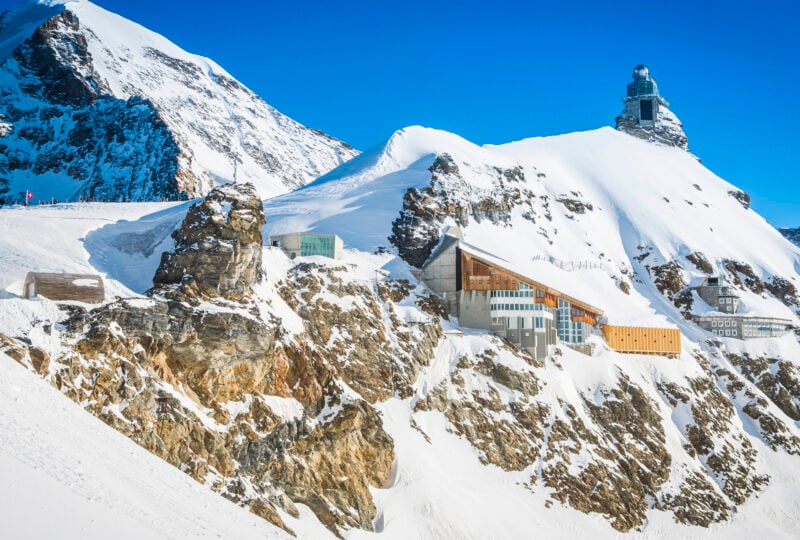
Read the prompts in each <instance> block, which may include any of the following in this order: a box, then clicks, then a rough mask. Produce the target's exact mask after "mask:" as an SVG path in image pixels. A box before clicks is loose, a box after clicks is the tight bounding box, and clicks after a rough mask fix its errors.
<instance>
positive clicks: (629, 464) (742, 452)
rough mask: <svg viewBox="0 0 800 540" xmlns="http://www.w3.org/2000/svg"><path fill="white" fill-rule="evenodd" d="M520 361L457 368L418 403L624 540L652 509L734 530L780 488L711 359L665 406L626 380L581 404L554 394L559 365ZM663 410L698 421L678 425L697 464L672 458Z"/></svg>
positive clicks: (486, 357) (467, 358) (662, 392)
mask: <svg viewBox="0 0 800 540" xmlns="http://www.w3.org/2000/svg"><path fill="white" fill-rule="evenodd" d="M509 352H511V351H510V350H505V349H504V348H500V349H498V352H493V351H492V350H491V349H486V350H484V351H483V352H480V353H478V354H474V353H472V354H470V353H466V354H464V355H463V356H461V357H460V358H458V359H457V360H454V361H453V364H452V365H451V366H452V368H451V373H450V375H449V377H448V378H447V379H446V380H445V381H443V382H442V383H441V385H440V386H438V387H436V388H434V389H432V391H430V392H429V393H428V394H427V396H425V397H424V398H423V399H420V400H419V401H418V402H417V406H416V410H417V414H425V413H426V412H428V411H440V412H442V413H443V414H444V415H445V416H446V418H447V419H448V421H449V426H450V429H451V430H452V431H453V432H454V433H457V434H459V435H460V436H462V437H464V438H465V439H467V440H468V441H470V443H471V444H472V445H473V446H474V447H475V448H476V450H477V452H478V456H479V458H480V459H481V461H482V462H484V463H490V464H493V465H496V466H498V467H500V468H502V469H504V470H509V471H521V470H525V469H527V468H531V470H533V471H535V473H534V476H533V478H531V486H532V488H534V487H535V486H537V485H540V484H543V485H545V486H547V487H549V488H550V489H552V497H553V498H554V499H556V500H558V501H560V502H561V503H563V504H566V505H569V506H571V507H573V508H576V509H578V510H580V511H583V512H593V513H600V514H603V515H604V516H605V517H606V518H607V519H608V520H609V522H610V523H611V525H612V526H613V527H614V528H615V529H618V530H620V531H629V530H632V529H639V528H640V527H641V526H642V525H643V524H644V522H645V519H646V512H647V511H648V509H650V508H657V509H661V510H664V511H670V512H672V513H673V514H674V516H675V519H676V520H678V521H679V522H681V523H686V524H693V525H701V526H708V525H710V524H711V523H715V522H722V521H726V520H727V519H729V517H730V515H731V509H732V508H733V507H734V506H736V505H739V504H741V502H742V501H744V500H747V499H748V498H750V497H751V496H753V495H754V494H756V493H758V492H760V491H761V490H762V489H763V488H764V486H765V485H766V483H767V482H768V478H767V477H766V476H764V475H762V474H760V473H759V471H758V468H757V466H756V462H755V456H756V450H755V449H754V448H753V446H752V445H751V443H750V441H749V440H748V438H747V434H746V432H744V431H743V430H742V428H741V427H740V425H739V424H738V423H737V421H736V413H735V410H734V408H733V407H732V406H731V403H730V401H729V400H728V399H727V398H726V397H725V395H724V394H723V393H722V392H721V391H720V390H719V388H718V387H717V381H716V379H715V378H714V376H713V374H712V373H711V372H710V367H709V363H708V361H707V360H706V359H705V358H703V357H698V362H700V363H701V364H702V365H703V366H705V367H704V374H703V375H701V376H699V377H698V378H696V379H692V380H681V381H680V382H678V381H669V382H667V381H662V382H661V383H659V385H658V391H657V393H656V394H655V395H654V394H653V388H649V389H648V388H647V387H646V386H640V385H639V384H636V383H634V382H633V381H632V380H631V379H630V378H629V377H627V376H626V375H625V374H623V373H620V374H619V375H618V377H617V378H616V382H615V383H614V384H613V385H611V386H606V385H600V386H598V387H594V388H593V389H592V390H591V391H589V392H587V393H585V394H582V395H581V402H580V403H579V404H577V405H575V404H572V403H567V402H565V401H564V400H561V399H558V398H552V397H549V398H548V397H547V392H542V389H543V388H547V386H548V385H549V384H550V382H549V381H548V378H550V377H556V375H554V374H555V373H557V372H558V370H559V369H560V368H559V367H558V366H557V364H556V365H555V366H554V365H553V361H552V360H547V361H546V362H545V364H544V366H543V365H541V364H539V363H536V362H533V361H532V359H530V361H529V362H522V361H520V359H513V360H512V359H511V358H510V357H509ZM516 354H518V353H516ZM554 370H555V371H554ZM732 377H733V379H732V380H737V378H736V376H735V375H732ZM740 384H741V383H740ZM661 403H668V404H669V406H670V407H671V409H670V410H675V411H676V412H675V413H674V414H677V415H679V417H680V418H682V419H684V418H685V419H687V420H688V423H687V424H685V425H684V424H682V423H680V422H679V423H678V425H677V426H673V429H674V427H678V428H679V429H680V430H681V432H682V433H683V434H684V435H683V436H684V437H685V440H687V441H688V442H687V443H686V446H685V448H684V451H685V454H682V455H678V454H674V453H671V451H670V450H669V449H668V446H667V442H666V440H667V437H666V434H665V425H668V424H669V422H667V423H666V424H665V422H664V420H663V413H662V412H660V409H661V405H660V404H661Z"/></svg>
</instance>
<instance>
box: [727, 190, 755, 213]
mask: <svg viewBox="0 0 800 540" xmlns="http://www.w3.org/2000/svg"><path fill="white" fill-rule="evenodd" d="M728 195H730V196H731V197H733V198H734V199H736V200H737V201H739V204H741V205H742V207H743V208H744V209H745V210H747V209H749V208H750V195H748V194H747V193H745V192H744V191H742V190H738V191H729V192H728Z"/></svg>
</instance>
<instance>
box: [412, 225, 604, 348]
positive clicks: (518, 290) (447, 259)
mask: <svg viewBox="0 0 800 540" xmlns="http://www.w3.org/2000/svg"><path fill="white" fill-rule="evenodd" d="M462 238H463V237H462V235H461V231H460V230H459V229H458V228H457V227H451V228H450V229H449V230H448V231H447V233H446V234H445V235H444V237H443V238H442V240H441V242H440V244H439V246H438V247H437V248H436V249H435V250H434V252H433V253H432V254H431V256H430V257H429V258H428V260H427V261H426V262H425V264H424V265H423V266H422V279H423V280H424V281H425V283H426V284H427V285H428V287H429V288H431V289H432V290H433V291H434V292H436V293H437V294H439V296H440V297H441V298H442V300H443V302H444V304H445V307H446V309H447V312H448V313H449V314H450V315H453V316H455V317H458V321H459V325H461V326H466V327H470V328H482V329H485V330H490V331H492V332H493V333H495V334H497V335H500V336H502V337H505V338H506V339H508V340H509V341H511V342H512V343H514V344H515V345H517V346H518V347H520V348H522V349H524V350H526V351H528V352H529V353H531V354H533V355H534V356H536V357H537V358H543V357H545V356H546V355H547V354H548V346H550V345H555V344H557V343H559V342H561V343H564V344H565V345H568V346H570V347H574V348H576V349H579V350H580V349H582V348H583V347H585V345H586V339H587V338H588V337H589V335H590V334H591V330H592V327H593V326H594V325H595V324H597V322H598V320H599V318H600V317H601V316H602V315H603V312H602V311H601V310H600V309H598V308H596V307H594V306H591V305H589V304H587V303H585V302H582V301H580V300H577V299H575V298H572V297H570V296H568V295H565V294H563V293H561V292H559V291H557V290H555V289H552V288H550V287H548V286H547V285H544V284H542V283H539V282H538V281H535V280H533V279H530V278H529V277H527V276H524V275H522V274H519V273H516V272H514V271H513V270H510V269H509V268H508V262H507V261H505V260H504V259H501V258H499V257H497V256H495V255H492V254H491V253H488V252H486V251H483V250H482V249H480V248H477V247H475V246H472V245H470V244H468V243H466V242H464V241H463V239H462Z"/></svg>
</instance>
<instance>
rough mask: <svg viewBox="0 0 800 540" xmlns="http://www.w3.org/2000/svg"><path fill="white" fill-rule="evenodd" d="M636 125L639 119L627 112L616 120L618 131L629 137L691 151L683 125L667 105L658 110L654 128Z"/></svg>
mask: <svg viewBox="0 0 800 540" xmlns="http://www.w3.org/2000/svg"><path fill="white" fill-rule="evenodd" d="M636 124H637V119H636V118H635V117H633V116H630V115H628V114H626V113H625V111H623V113H622V114H621V115H619V116H617V118H616V127H617V129H618V130H619V131H622V132H625V133H627V134H628V135H633V136H634V137H636V138H638V139H643V140H645V141H648V142H655V143H659V144H664V145H667V146H675V147H677V148H681V149H683V150H689V139H688V137H686V133H684V131H683V124H682V123H681V121H680V120H678V117H677V116H675V113H673V112H672V111H671V110H669V109H668V108H667V107H666V106H665V105H661V106H660V107H659V108H658V115H657V118H656V122H655V125H654V126H639V125H636Z"/></svg>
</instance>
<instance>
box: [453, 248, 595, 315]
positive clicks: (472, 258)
mask: <svg viewBox="0 0 800 540" xmlns="http://www.w3.org/2000/svg"><path fill="white" fill-rule="evenodd" d="M459 251H460V259H459V262H460V265H459V266H460V281H461V283H460V285H461V288H462V289H463V290H465V291H498V290H500V291H509V290H510V291H515V290H518V289H519V285H520V283H523V284H525V285H527V286H529V287H530V288H531V289H533V291H534V294H533V298H534V302H535V303H537V304H544V305H546V306H548V307H551V308H557V307H558V299H559V298H560V299H562V300H565V301H567V302H569V303H570V305H571V306H572V320H573V321H575V322H587V323H589V324H592V325H594V324H596V323H597V319H599V318H600V316H602V315H603V312H602V311H601V310H599V309H597V308H596V307H594V306H590V305H589V304H586V303H584V302H581V301H580V300H576V299H575V298H572V297H570V296H567V295H565V294H562V293H560V292H559V291H557V290H555V289H552V288H550V287H548V286H546V285H543V284H542V283H538V282H536V281H533V280H531V279H528V278H526V277H525V276H522V275H520V274H517V273H515V272H512V271H510V270H508V269H506V268H503V267H501V266H499V265H497V264H493V263H491V262H489V261H487V260H485V259H482V258H480V257H478V256H476V255H473V254H472V253H468V252H466V251H464V250H459Z"/></svg>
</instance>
